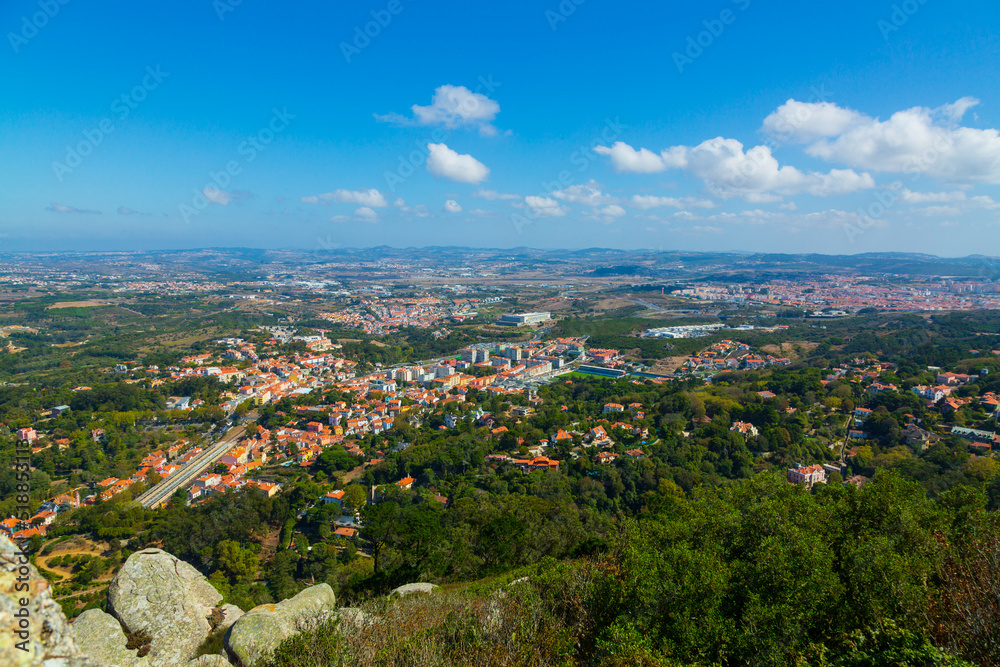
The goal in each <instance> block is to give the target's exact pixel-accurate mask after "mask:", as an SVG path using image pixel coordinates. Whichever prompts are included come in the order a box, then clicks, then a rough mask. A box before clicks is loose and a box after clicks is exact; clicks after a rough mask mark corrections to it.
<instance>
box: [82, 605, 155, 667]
mask: <svg viewBox="0 0 1000 667" xmlns="http://www.w3.org/2000/svg"><path fill="white" fill-rule="evenodd" d="M73 633H74V634H75V635H76V642H77V644H78V646H79V647H80V650H81V651H83V652H84V653H86V654H87V655H88V656H90V657H91V658H93V659H94V660H96V661H98V662H100V663H101V664H102V665H104V666H105V667H143V666H145V667H148V666H149V660H148V659H147V658H140V657H139V655H138V653H139V652H138V649H131V650H130V649H129V648H128V637H126V636H125V631H124V630H122V626H121V623H119V622H118V619H116V618H115V617H114V616H112V615H111V614H105V613H104V612H103V611H101V610H100V609H88V610H87V611H85V612H83V613H82V614H80V615H79V616H77V618H76V620H75V621H73Z"/></svg>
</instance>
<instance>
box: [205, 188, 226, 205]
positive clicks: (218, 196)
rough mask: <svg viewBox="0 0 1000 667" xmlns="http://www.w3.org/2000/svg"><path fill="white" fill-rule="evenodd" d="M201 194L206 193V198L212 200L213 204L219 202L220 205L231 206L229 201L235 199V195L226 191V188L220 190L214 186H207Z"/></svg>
mask: <svg viewBox="0 0 1000 667" xmlns="http://www.w3.org/2000/svg"><path fill="white" fill-rule="evenodd" d="M201 194H203V195H205V199H207V200H208V201H210V202H212V203H213V204H219V205H220V206H229V202H231V201H232V200H233V195H232V194H230V193H228V192H226V191H225V190H220V189H219V188H217V187H214V186H211V185H209V186H206V187H205V189H204V190H202V191H201Z"/></svg>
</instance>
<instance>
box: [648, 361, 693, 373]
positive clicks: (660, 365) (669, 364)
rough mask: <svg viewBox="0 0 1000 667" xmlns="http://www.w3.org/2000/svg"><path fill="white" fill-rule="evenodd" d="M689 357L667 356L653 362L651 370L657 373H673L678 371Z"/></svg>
mask: <svg viewBox="0 0 1000 667" xmlns="http://www.w3.org/2000/svg"><path fill="white" fill-rule="evenodd" d="M687 359H688V358H687V357H666V358H665V359H660V360H659V361H657V362H656V363H655V364H653V367H652V368H650V369H649V372H650V373H653V374H656V375H671V374H673V373H676V372H677V369H678V368H680V367H681V366H683V365H684V362H685V361H687Z"/></svg>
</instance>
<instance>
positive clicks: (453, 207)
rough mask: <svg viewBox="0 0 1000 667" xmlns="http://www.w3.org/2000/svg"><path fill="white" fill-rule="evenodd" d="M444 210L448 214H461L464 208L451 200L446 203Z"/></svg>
mask: <svg viewBox="0 0 1000 667" xmlns="http://www.w3.org/2000/svg"><path fill="white" fill-rule="evenodd" d="M444 210H445V211H447V212H448V213H461V212H462V206H461V205H460V204H459V203H458V202H457V201H455V200H454V199H449V200H448V201H446V202H445V203H444Z"/></svg>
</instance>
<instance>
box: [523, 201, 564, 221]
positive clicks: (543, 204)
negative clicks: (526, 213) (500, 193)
mask: <svg viewBox="0 0 1000 667" xmlns="http://www.w3.org/2000/svg"><path fill="white" fill-rule="evenodd" d="M524 203H525V204H527V205H528V207H529V208H530V209H531V212H532V213H533V214H534V215H536V216H540V217H546V218H559V217H562V216H564V215H566V213H567V212H568V211H569V209H568V208H567V207H565V206H561V205H560V204H559V202H557V201H556V200H555V199H550V198H548V197H537V196H535V195H528V196H527V197H525V198H524Z"/></svg>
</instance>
